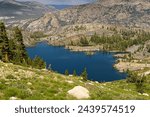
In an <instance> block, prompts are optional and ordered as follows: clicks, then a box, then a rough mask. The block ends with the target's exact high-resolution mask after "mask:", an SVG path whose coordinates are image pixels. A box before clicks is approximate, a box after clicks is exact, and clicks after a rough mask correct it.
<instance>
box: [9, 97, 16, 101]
mask: <svg viewBox="0 0 150 117" xmlns="http://www.w3.org/2000/svg"><path fill="white" fill-rule="evenodd" d="M17 99H18V98H17V97H10V98H9V100H17Z"/></svg>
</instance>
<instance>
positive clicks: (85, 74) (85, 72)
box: [81, 68, 88, 81]
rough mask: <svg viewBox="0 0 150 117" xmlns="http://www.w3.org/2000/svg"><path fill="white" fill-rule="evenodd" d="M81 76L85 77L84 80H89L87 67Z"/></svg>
mask: <svg viewBox="0 0 150 117" xmlns="http://www.w3.org/2000/svg"><path fill="white" fill-rule="evenodd" d="M81 77H82V78H83V80H84V81H87V80H88V74H87V70H86V68H84V70H83V72H82V74H81Z"/></svg>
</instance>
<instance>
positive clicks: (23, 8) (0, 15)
mask: <svg viewBox="0 0 150 117" xmlns="http://www.w3.org/2000/svg"><path fill="white" fill-rule="evenodd" d="M54 10H55V9H54V8H53V7H48V6H46V5H43V4H41V3H38V2H32V1H26V2H19V1H16V0H0V19H2V20H6V21H12V20H13V21H15V20H22V19H28V18H30V19H31V18H38V17H40V16H42V15H43V14H44V13H46V12H50V11H54Z"/></svg>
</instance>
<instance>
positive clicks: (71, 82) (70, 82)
mask: <svg viewBox="0 0 150 117" xmlns="http://www.w3.org/2000/svg"><path fill="white" fill-rule="evenodd" d="M66 82H68V83H69V84H73V83H74V82H73V81H66Z"/></svg>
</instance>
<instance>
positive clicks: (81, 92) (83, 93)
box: [68, 86, 90, 99]
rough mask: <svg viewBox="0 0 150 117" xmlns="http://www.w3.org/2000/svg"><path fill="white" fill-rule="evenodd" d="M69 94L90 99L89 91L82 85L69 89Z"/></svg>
mask: <svg viewBox="0 0 150 117" xmlns="http://www.w3.org/2000/svg"><path fill="white" fill-rule="evenodd" d="M68 94H69V95H72V96H73V97H75V98H77V99H88V98H89V97H90V96H89V91H88V90H87V89H86V88H84V87H82V86H76V87H74V88H73V89H71V90H69V91H68Z"/></svg>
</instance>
